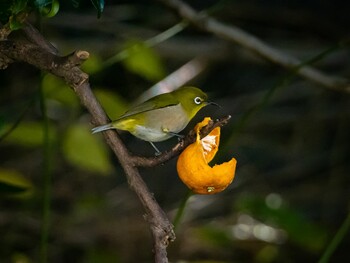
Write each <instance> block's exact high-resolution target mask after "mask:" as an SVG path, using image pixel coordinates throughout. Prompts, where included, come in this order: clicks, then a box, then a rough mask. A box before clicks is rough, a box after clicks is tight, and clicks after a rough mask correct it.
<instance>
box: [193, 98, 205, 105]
mask: <svg viewBox="0 0 350 263" xmlns="http://www.w3.org/2000/svg"><path fill="white" fill-rule="evenodd" d="M193 101H194V103H196V104H197V105H199V104H201V103H202V101H203V100H202V98H201V97H195V98H194V100H193Z"/></svg>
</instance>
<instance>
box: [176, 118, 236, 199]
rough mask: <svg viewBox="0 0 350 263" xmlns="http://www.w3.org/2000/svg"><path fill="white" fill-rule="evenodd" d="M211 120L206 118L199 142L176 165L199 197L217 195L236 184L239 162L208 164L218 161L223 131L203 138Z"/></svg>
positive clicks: (232, 160)
mask: <svg viewBox="0 0 350 263" xmlns="http://www.w3.org/2000/svg"><path fill="white" fill-rule="evenodd" d="M210 120H211V119H210V118H209V117H206V118H204V120H203V121H202V122H200V123H198V124H197V125H196V127H195V131H196V133H197V138H196V141H195V142H194V143H192V144H190V145H189V146H188V147H187V148H186V149H185V150H184V151H183V152H182V153H181V154H180V156H179V159H178V161H177V165H176V168H177V172H178V175H179V177H180V179H181V180H182V182H184V184H186V185H187V187H188V188H190V189H191V190H192V191H193V192H194V193H197V194H215V193H219V192H221V191H223V190H224V189H226V187H227V186H228V185H230V184H231V182H232V181H233V179H234V176H235V171H236V163H237V161H236V159H235V158H232V159H231V160H230V161H228V162H225V163H222V164H220V165H214V166H213V167H211V166H209V164H208V163H209V162H210V161H211V160H212V159H213V158H214V156H215V154H216V152H217V151H218V148H219V142H220V127H216V128H215V129H213V130H212V131H211V132H210V133H209V134H208V135H207V136H205V137H204V138H202V139H201V138H200V130H201V128H202V127H204V126H206V125H207V124H208V122H209V121H210Z"/></svg>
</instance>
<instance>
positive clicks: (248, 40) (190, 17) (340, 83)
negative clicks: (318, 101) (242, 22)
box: [158, 0, 350, 93]
mask: <svg viewBox="0 0 350 263" xmlns="http://www.w3.org/2000/svg"><path fill="white" fill-rule="evenodd" d="M158 1H159V2H161V3H162V4H164V5H165V6H167V7H169V8H170V9H171V10H173V11H174V12H176V13H177V14H178V15H179V16H180V17H181V18H183V19H185V20H187V21H188V22H190V23H191V24H192V25H194V26H196V27H198V28H200V29H201V30H203V31H207V32H209V33H212V34H213V35H216V36H218V37H220V38H223V39H226V40H227V41H229V42H233V43H235V44H238V45H240V46H242V47H243V48H245V49H248V50H250V51H252V52H253V53H256V54H258V55H259V56H261V57H263V58H264V59H266V60H268V61H270V62H272V63H275V64H278V65H280V66H282V67H284V68H286V69H288V70H291V71H296V73H297V74H299V75H300V76H302V77H304V78H306V79H308V80H310V81H312V82H314V83H317V84H319V85H321V86H323V87H325V88H328V89H331V90H337V91H342V92H347V93H350V83H349V80H347V79H344V78H340V77H335V76H329V75H327V74H325V73H323V72H321V71H319V70H317V69H315V68H313V67H311V66H308V65H303V64H302V62H301V61H299V60H298V59H297V58H294V57H292V56H290V55H287V54H285V53H283V52H281V51H279V50H277V49H275V48H273V47H271V46H269V45H268V44H266V43H265V42H263V41H262V40H260V39H259V38H257V37H255V36H254V35H251V34H249V33H247V32H245V31H243V30H242V29H240V28H238V27H236V26H233V25H226V24H224V23H222V22H220V21H218V20H216V19H214V18H211V17H210V16H208V15H206V14H205V13H203V12H197V11H196V10H194V9H193V8H192V7H191V6H189V5H188V4H186V3H185V2H183V1H181V0H158Z"/></svg>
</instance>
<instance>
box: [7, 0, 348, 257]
mask: <svg viewBox="0 0 350 263" xmlns="http://www.w3.org/2000/svg"><path fill="white" fill-rule="evenodd" d="M62 2H64V3H61V9H60V12H59V13H58V14H57V16H55V17H54V18H51V19H43V20H41V22H40V21H38V19H37V17H36V16H35V15H34V14H33V15H32V16H31V17H30V20H31V21H32V22H33V23H34V24H35V25H39V22H40V24H41V27H42V29H41V30H42V32H43V34H44V35H45V36H46V37H47V39H48V40H50V41H51V42H52V43H53V44H54V45H55V46H56V47H57V48H58V49H59V50H60V53H61V54H62V55H66V54H68V53H71V52H73V51H74V50H87V51H88V52H89V53H90V55H91V58H90V60H88V61H87V62H86V65H84V69H85V70H86V71H87V72H88V73H89V74H90V83H91V85H92V87H93V89H94V91H96V94H97V95H98V98H99V99H100V101H101V103H102V105H103V106H104V107H105V108H106V110H107V112H108V114H109V115H110V117H111V118H116V117H117V116H118V115H120V114H121V113H123V111H125V110H126V109H127V107H128V105H130V104H131V103H132V101H133V100H135V99H136V98H137V97H138V96H139V95H141V94H142V92H143V91H145V90H147V89H148V88H149V87H151V86H153V85H154V84H155V83H157V82H158V81H160V80H161V79H162V78H164V77H165V76H166V75H168V74H170V73H172V72H173V71H175V70H177V69H178V68H179V67H181V66H183V65H184V64H185V63H187V62H189V61H191V60H192V59H194V58H199V59H200V61H201V63H202V64H201V65H202V66H203V68H204V70H202V71H200V72H199V73H198V74H197V75H196V76H195V77H194V78H193V79H191V80H190V81H189V82H188V83H189V84H191V85H195V86H198V87H200V88H201V89H202V90H204V91H205V92H207V93H208V94H209V96H210V98H211V99H212V100H213V101H215V102H217V103H219V104H220V105H221V106H222V108H221V109H217V108H214V107H207V108H205V109H204V110H202V111H201V112H200V113H199V114H198V115H197V117H196V118H195V120H194V121H193V122H191V123H190V125H189V126H188V129H190V128H192V127H193V126H194V124H195V122H196V121H199V120H201V119H202V118H203V117H204V116H211V117H212V118H216V117H222V116H225V115H227V114H230V115H232V120H231V121H230V122H229V124H228V125H227V126H225V127H224V128H223V129H222V138H221V146H220V150H219V152H218V154H217V157H216V158H215V160H214V161H215V163H222V162H224V161H226V160H228V159H230V158H232V157H235V158H236V159H237V161H238V163H237V171H236V177H235V180H234V181H233V183H232V185H230V186H229V187H228V188H227V189H226V190H225V191H224V192H222V193H219V194H217V195H213V196H202V195H194V196H192V197H191V198H190V199H189V200H188V203H187V206H186V208H185V212H184V215H183V218H182V220H181V222H180V224H179V225H178V226H177V228H176V235H177V239H176V240H175V242H174V243H172V244H170V246H169V248H168V256H169V259H170V261H171V262H262V263H269V262H317V261H318V260H319V259H320V257H321V255H322V254H323V253H324V251H325V249H326V247H327V245H328V244H329V242H330V241H331V239H332V238H333V237H334V235H335V233H336V232H337V231H338V229H339V228H340V226H341V224H342V223H343V222H344V220H345V218H346V217H347V216H348V214H349V200H350V199H349V192H350V191H349V189H350V188H349V187H350V180H349V171H350V169H349V168H350V167H349V166H350V158H349V156H350V147H349V140H350V132H349V131H350V129H349V128H350V121H349V120H350V103H349V93H345V92H340V91H332V90H330V89H327V88H325V87H322V86H320V85H317V84H314V83H312V82H310V81H306V80H305V79H303V78H300V77H299V76H298V75H295V74H294V73H291V72H288V71H287V70H285V69H283V68H281V67H280V66H278V65H274V64H271V63H269V62H267V61H265V60H263V59H261V58H259V57H257V56H256V55H254V54H252V53H251V52H249V51H246V50H245V49H244V48H242V47H239V46H237V45H235V44H232V43H229V42H227V41H225V40H223V39H219V38H217V37H215V36H213V35H211V34H208V33H205V32H203V31H200V30H198V29H196V28H194V27H191V26H189V27H186V28H185V29H184V30H182V31H181V32H180V33H178V34H176V35H175V36H173V37H172V38H170V39H168V40H167V41H163V42H161V43H160V44H157V45H155V46H153V47H152V48H151V50H150V49H148V48H144V47H143V44H142V43H143V42H142V41H145V40H147V39H150V38H152V37H154V36H156V35H158V34H159V33H161V32H163V31H164V30H166V29H168V28H170V27H172V26H173V25H175V24H176V23H178V22H179V21H180V19H179V18H178V17H177V16H176V15H175V14H173V13H172V12H171V11H169V10H168V9H166V8H165V7H164V6H162V5H161V4H160V3H158V2H157V1H109V2H107V3H106V6H105V11H104V13H103V14H102V17H101V18H100V19H97V18H96V11H95V10H94V9H93V7H92V6H91V4H90V3H89V1H87V2H86V3H84V4H82V5H81V6H80V8H78V9H77V8H74V7H73V6H72V5H71V4H70V2H68V1H67V2H66V1H62ZM188 3H189V4H191V6H193V7H194V8H196V9H197V10H207V11H208V12H209V13H210V14H211V15H212V16H213V17H215V18H217V19H218V20H220V21H222V22H225V23H227V24H232V25H235V26H238V27H241V28H242V29H243V30H246V31H247V32H249V33H251V34H254V35H255V36H257V37H259V38H261V39H262V40H263V41H265V42H266V43H268V44H269V45H271V46H273V47H276V48H278V49H280V50H281V51H283V52H285V53H286V54H290V55H293V56H295V57H297V58H299V59H300V60H301V61H306V60H310V59H313V58H315V57H316V56H317V55H319V54H320V53H322V52H323V51H325V50H328V49H330V48H333V49H332V51H331V52H329V53H327V55H326V56H324V57H323V58H322V59H319V60H317V61H316V62H315V63H314V64H313V65H312V66H315V67H317V68H318V69H320V70H322V71H323V72H327V74H329V75H335V76H339V77H340V76H342V77H345V78H349V77H350V62H349V61H350V60H349V59H350V53H349V47H348V46H347V45H341V43H344V42H345V41H347V40H348V39H349V26H350V21H349V20H350V18H349V15H348V12H349V10H350V9H349V8H350V4H349V3H348V2H347V1H330V0H328V1H327V0H324V1H311V0H309V1H271V0H270V1H188ZM135 43H136V45H139V46H141V48H140V50H139V53H136V55H135V54H134V56H133V59H134V60H133V61H134V62H130V57H129V59H128V58H126V59H123V60H120V61H118V62H116V63H113V64H112V65H109V66H104V65H105V64H104V63H105V61H107V60H108V59H109V58H111V57H112V56H114V55H115V54H117V53H119V52H121V51H123V50H126V49H128V48H129V49H128V50H129V51H130V50H131V48H130V47H133V46H134V45H135ZM140 54H141V55H140ZM135 61H136V62H135ZM132 63H136V64H138V65H141V66H138V67H137V69H136V70H135V67H134V68H133V67H132V66H130V64H132ZM155 65H156V66H155ZM149 68H150V71H151V73H149V71H148V69H149ZM154 72H156V73H154ZM178 77H179V76H178ZM40 89H41V90H43V91H44V94H45V102H46V105H47V116H48V118H49V125H50V126H49V127H50V149H51V155H50V157H49V163H50V169H49V170H50V171H51V172H52V184H53V185H52V189H51V194H52V207H51V213H52V214H51V227H50V234H49V262H152V239H151V236H150V232H149V229H148V225H147V223H146V222H145V221H144V219H143V214H144V212H143V210H142V207H141V205H140V203H139V201H138V199H137V198H136V196H135V194H134V193H133V192H132V191H131V190H130V189H129V187H128V184H127V182H126V180H125V177H124V175H123V172H122V170H121V168H120V167H119V164H118V163H117V161H116V160H115V158H114V157H113V155H112V154H111V153H110V151H109V149H108V148H107V147H106V145H105V144H104V142H103V140H102V137H101V136H99V135H98V136H92V135H90V132H89V129H90V128H91V124H90V116H89V115H88V114H87V112H86V111H85V109H83V108H82V107H81V106H80V105H79V102H78V100H77V98H76V97H75V94H74V93H73V92H72V91H70V89H69V87H67V86H65V85H64V83H62V82H61V81H60V80H58V79H56V78H54V77H52V76H49V75H47V76H43V75H41V73H40V72H39V71H38V70H36V69H35V68H33V67H31V66H28V65H24V64H20V63H17V64H13V65H11V66H10V67H9V68H8V69H6V70H2V71H0V136H1V134H4V133H5V131H6V130H7V129H8V127H11V125H14V124H15V123H17V122H18V123H19V124H18V126H17V128H16V129H15V130H14V131H13V132H12V133H11V134H10V135H9V136H7V137H6V138H4V139H3V140H1V141H0V175H1V174H2V176H4V177H6V176H9V174H11V173H16V175H18V176H19V177H21V178H24V179H25V180H27V181H28V182H27V183H29V184H30V185H31V186H30V187H29V190H27V191H26V192H25V193H21V194H2V195H1V196H0V236H1V238H0V259H1V260H0V261H1V262H38V258H39V256H38V255H39V253H40V252H39V251H40V250H39V244H40V231H41V230H40V229H41V222H42V218H41V216H42V203H43V189H44V187H45V182H44V180H43V171H45V168H44V167H45V163H47V159H45V153H43V148H44V146H43V143H42V141H43V130H42V129H43V128H42V127H43V114H42V110H41V109H40V103H39V90H40ZM111 108H112V110H111ZM188 129H187V130H188ZM121 136H122V138H123V140H124V141H125V143H126V144H127V145H128V146H129V147H130V149H131V151H133V152H137V153H139V154H143V155H147V156H152V154H153V149H152V148H151V147H150V146H149V145H148V144H147V143H145V142H142V141H140V140H138V139H136V138H133V137H132V136H130V135H129V134H126V133H123V134H121ZM175 143H176V139H171V140H169V141H167V142H164V143H159V144H158V147H159V148H160V149H161V150H166V149H167V148H170V147H171V146H172V145H174V144H175ZM46 157H47V156H46ZM45 160H46V161H45ZM10 172H11V173H10ZM141 173H142V175H143V178H144V179H145V181H146V182H147V184H148V185H149V188H150V189H151V191H152V192H153V193H154V196H155V198H156V199H157V200H158V201H159V203H160V204H161V206H162V207H163V208H164V210H165V211H166V212H167V213H168V215H169V217H170V218H171V219H174V217H175V215H176V212H177V211H178V208H179V206H180V203H181V202H182V201H183V200H184V198H185V197H186V195H187V193H188V189H187V188H186V186H185V185H184V184H183V183H182V182H181V181H180V180H179V178H178V177H177V172H176V158H175V160H171V161H170V162H168V163H165V164H164V165H161V166H159V167H156V168H153V169H141ZM349 245H350V239H349V235H348V234H347V235H346V237H345V239H344V240H343V241H342V242H341V243H340V245H339V246H337V248H336V250H335V253H334V254H333V256H332V257H331V259H330V261H329V262H345V261H346V259H349V256H348V248H349ZM20 260H22V261H20Z"/></svg>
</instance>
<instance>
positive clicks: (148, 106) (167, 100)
mask: <svg viewBox="0 0 350 263" xmlns="http://www.w3.org/2000/svg"><path fill="white" fill-rule="evenodd" d="M179 103H180V102H179V101H178V100H177V99H176V98H175V97H174V96H173V95H172V94H170V93H164V94H160V95H158V96H155V97H153V98H151V99H149V100H147V101H145V102H143V103H141V104H139V105H137V106H135V107H133V108H131V109H130V110H128V111H127V112H125V113H124V114H123V115H122V116H120V117H119V118H118V119H117V120H119V119H122V118H126V117H130V116H132V115H136V114H139V113H143V112H147V111H151V110H154V109H160V108H165V107H169V106H174V105H177V104H179Z"/></svg>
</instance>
